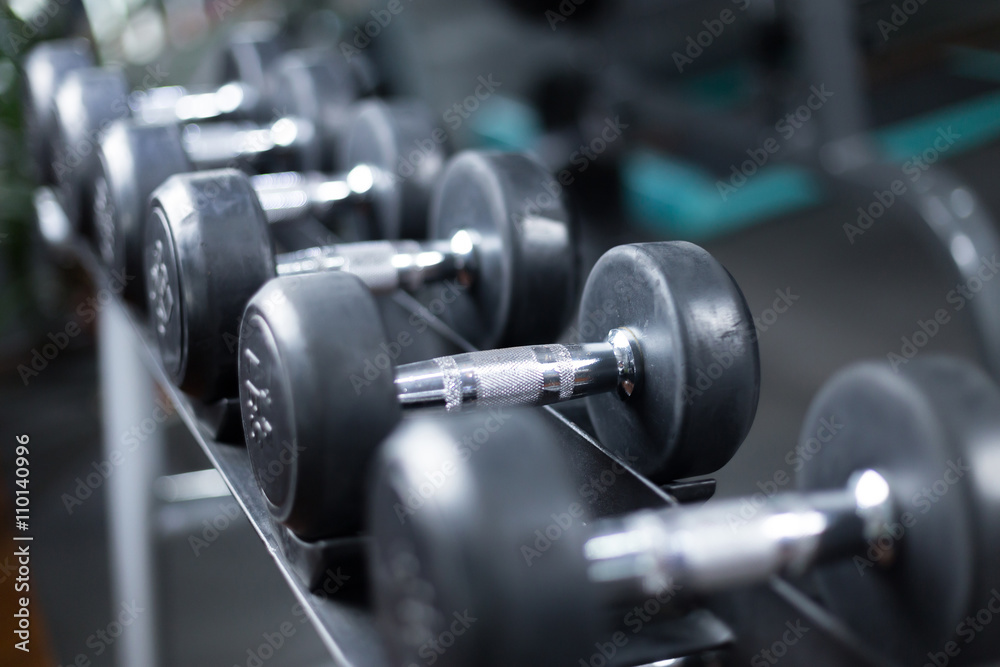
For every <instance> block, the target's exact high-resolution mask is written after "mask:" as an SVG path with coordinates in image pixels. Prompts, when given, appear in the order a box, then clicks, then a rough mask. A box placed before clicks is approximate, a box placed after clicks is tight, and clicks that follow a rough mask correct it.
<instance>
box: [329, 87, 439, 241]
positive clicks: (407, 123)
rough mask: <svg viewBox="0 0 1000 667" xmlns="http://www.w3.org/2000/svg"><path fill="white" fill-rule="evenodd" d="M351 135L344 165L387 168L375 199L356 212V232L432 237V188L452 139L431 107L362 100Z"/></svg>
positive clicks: (372, 235) (359, 235) (353, 224)
mask: <svg viewBox="0 0 1000 667" xmlns="http://www.w3.org/2000/svg"><path fill="white" fill-rule="evenodd" d="M347 137H348V138H347V145H346V150H345V155H344V158H343V160H342V164H343V166H344V169H345V170H350V169H351V168H353V167H355V166H357V165H369V166H372V167H376V168H377V169H378V170H379V171H381V172H382V178H381V179H380V180H379V182H377V183H376V185H375V190H374V193H373V199H372V201H371V203H370V204H369V205H368V206H366V207H365V210H362V211H358V212H356V213H353V214H352V216H351V217H352V220H350V221H349V225H350V227H351V233H352V234H353V235H354V236H356V237H357V238H358V239H360V240H386V239H389V240H393V239H423V238H426V236H427V210H428V208H429V207H430V193H431V190H432V188H433V187H434V182H435V181H436V179H437V177H438V175H439V174H440V173H441V169H442V168H443V167H444V161H445V153H446V146H445V144H446V142H447V134H446V133H445V131H444V130H443V129H441V128H440V127H437V126H436V125H435V124H434V119H433V117H432V115H431V112H430V110H429V109H428V108H427V107H426V106H425V105H424V104H422V103H420V102H416V101H396V102H392V103H386V102H383V101H381V100H367V101H364V102H359V103H357V104H356V105H355V107H354V108H353V110H352V119H351V123H350V126H349V128H348V131H347ZM382 181H384V182H382Z"/></svg>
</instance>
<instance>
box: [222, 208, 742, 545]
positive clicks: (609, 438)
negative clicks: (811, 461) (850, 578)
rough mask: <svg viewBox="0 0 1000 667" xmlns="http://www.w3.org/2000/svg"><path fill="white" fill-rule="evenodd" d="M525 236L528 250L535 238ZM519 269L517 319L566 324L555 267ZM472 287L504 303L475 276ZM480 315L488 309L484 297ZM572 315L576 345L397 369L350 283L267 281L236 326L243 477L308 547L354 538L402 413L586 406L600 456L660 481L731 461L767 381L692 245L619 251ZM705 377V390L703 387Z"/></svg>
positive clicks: (714, 270)
mask: <svg viewBox="0 0 1000 667" xmlns="http://www.w3.org/2000/svg"><path fill="white" fill-rule="evenodd" d="M456 210H461V208H460V207H456ZM456 220H460V218H457V219H456ZM450 228H454V225H451V226H450ZM524 236H525V241H522V242H521V243H522V244H524V243H526V242H528V241H530V240H531V239H532V238H533V235H532V234H530V233H526V234H524ZM540 236H544V233H542V234H540ZM482 246H483V247H486V244H485V243H483V244H482ZM544 250H545V251H546V253H547V254H549V256H550V257H554V256H555V254H554V253H551V252H550V251H549V250H548V249H544ZM477 260H478V261H480V262H485V261H486V259H485V258H484V257H482V256H480V257H479V258H477ZM523 270H524V271H527V270H531V271H533V272H534V273H535V275H534V276H533V277H532V279H531V280H528V281H527V282H522V283H520V284H517V283H515V285H516V287H517V291H515V292H514V293H513V294H512V295H511V298H509V299H507V301H508V303H509V304H510V306H512V307H516V308H518V309H519V315H518V320H519V321H523V320H524V319H528V318H530V317H531V315H532V314H534V316H535V317H536V318H538V319H539V320H540V321H542V322H545V321H547V320H548V319H549V318H551V317H553V316H554V315H556V314H557V313H562V312H565V310H566V308H567V305H566V304H567V302H568V300H569V299H568V294H567V290H566V289H565V288H564V287H563V286H562V285H563V284H564V283H563V282H562V279H561V278H560V281H559V282H555V281H553V280H552V279H551V278H550V277H549V276H551V275H552V273H553V268H552V267H549V266H546V265H545V263H543V262H534V263H532V264H531V265H530V266H527V267H525V268H524V269H523ZM515 273H516V271H515ZM487 275H491V274H487ZM524 278H527V276H525V277H522V278H521V280H524ZM478 285H481V286H483V287H486V288H488V289H498V288H499V285H497V284H495V283H491V281H490V280H489V279H488V278H485V277H484V279H483V280H482V281H481V283H479V284H478ZM478 285H477V286H478ZM555 285H559V289H558V290H552V289H551V288H552V287H554V286H555ZM505 289H509V288H505ZM473 298H475V297H473ZM489 302H490V303H493V304H496V307H499V300H498V299H496V298H495V297H492V298H490V299H489ZM581 304H582V305H581V311H580V312H581V315H580V322H579V324H578V329H579V331H580V335H581V337H582V339H583V342H582V343H580V344H572V345H535V346H528V347H516V348H508V349H499V350H490V351H480V352H471V353H465V354H459V355H456V356H451V357H441V358H437V359H433V360H430V361H423V362H416V363H410V364H405V365H402V366H399V367H393V365H392V363H391V357H392V349H393V348H392V346H393V345H398V344H399V343H400V341H399V340H398V339H393V338H391V337H390V333H389V332H386V331H385V330H384V329H383V327H382V325H381V322H380V321H379V318H378V315H377V312H376V310H375V309H376V305H375V302H374V299H373V298H372V297H371V295H370V294H369V293H368V291H367V290H366V289H365V287H364V285H362V283H361V282H360V281H359V280H357V279H356V278H355V277H353V276H349V275H325V276H311V277H310V280H309V282H306V281H305V280H300V281H297V282H294V283H293V282H291V281H290V280H289V279H287V278H284V277H279V278H278V279H277V280H274V281H272V282H270V283H268V284H267V285H266V286H265V287H264V288H263V289H262V290H261V291H260V292H258V293H257V294H256V295H255V296H254V298H253V299H252V300H251V301H250V304H249V306H248V307H247V310H246V313H245V315H244V326H243V329H242V332H241V336H240V357H239V379H240V383H239V386H240V405H241V412H242V415H243V429H244V434H245V436H246V439H247V449H248V451H249V454H250V462H251V465H252V467H253V469H254V471H255V473H256V474H257V480H258V482H259V484H260V486H261V489H262V491H263V493H264V497H265V498H266V499H267V504H268V506H269V507H270V509H271V511H272V513H273V514H274V515H275V517H276V518H277V519H278V520H280V521H282V522H284V523H285V524H286V525H287V526H289V528H291V529H292V530H293V531H295V532H296V533H297V534H299V535H301V536H303V537H305V538H306V539H313V538H317V537H328V536H334V535H336V536H342V535H345V534H349V533H350V532H351V531H352V530H355V529H356V528H357V527H358V525H359V522H360V518H361V510H360V508H361V505H362V502H361V500H360V499H361V497H362V494H363V482H364V475H360V474H358V471H359V470H366V469H367V467H368V465H369V464H370V462H371V459H372V457H373V454H374V452H375V450H376V448H377V446H378V444H379V443H380V442H381V441H382V440H383V439H384V438H385V437H386V436H387V435H388V434H389V432H390V431H391V430H392V428H393V427H394V426H395V425H396V424H397V423H398V422H399V421H400V419H401V418H402V416H403V413H404V412H408V411H410V410H413V409H415V408H423V407H438V408H443V409H445V410H448V411H460V410H462V409H464V408H471V407H473V406H481V407H487V408H497V407H501V408H506V407H517V406H527V405H531V406H541V405H547V404H551V403H557V402H560V401H566V400H571V399H578V398H586V399H587V408H588V413H589V415H590V417H591V421H592V422H593V425H594V428H595V429H596V431H597V434H598V437H599V439H600V440H601V442H603V444H604V446H605V447H607V448H609V449H610V450H612V451H615V452H618V453H620V454H622V455H623V456H625V455H626V452H628V458H629V460H630V461H632V463H633V465H634V466H636V468H637V469H638V470H640V471H641V472H644V473H647V474H649V475H651V476H652V477H654V478H656V479H659V480H669V479H675V478H679V477H687V476H690V475H695V474H702V473H706V472H712V471H714V470H717V469H718V468H720V467H721V466H722V465H723V464H724V463H725V462H726V461H728V460H729V458H730V457H731V456H732V455H733V453H734V452H735V450H736V449H737V447H738V446H739V444H740V443H741V442H742V441H743V438H744V437H745V436H746V433H747V431H748V430H749V428H750V424H751V423H752V421H753V416H754V412H755V410H756V405H757V396H758V387H759V382H760V364H759V358H758V352H757V346H756V340H755V338H754V336H753V320H752V318H751V316H750V312H749V310H748V308H747V305H746V302H745V300H744V298H743V295H742V293H741V292H740V290H739V288H738V287H737V285H736V283H735V281H734V280H733V279H732V276H730V275H729V273H728V272H727V271H726V270H725V269H724V268H723V267H722V266H721V265H720V264H719V263H718V262H716V261H715V260H714V259H713V258H712V257H711V255H709V254H708V253H707V252H706V251H705V250H703V249H701V248H699V247H697V246H695V245H692V244H690V243H650V244H641V245H632V246H620V247H618V248H614V249H612V250H610V251H609V252H608V253H606V254H605V255H604V256H603V257H602V258H601V259H600V260H599V261H598V262H597V265H596V266H595V267H594V270H593V271H592V273H591V274H590V277H589V278H588V279H587V283H586V286H585V288H584V291H583V298H582V302H581ZM490 312H492V309H490V310H483V311H482V313H483V317H484V318H485V317H486V316H488V315H489V313H490ZM499 312H503V310H500V311H499ZM609 332H610V333H609ZM309 369H313V370H312V371H310V370H309ZM700 374H706V375H705V376H704V377H705V378H706V380H707V379H709V377H711V378H712V379H711V381H710V382H708V383H699V381H698V378H699V377H701V375H700ZM708 374H710V375H708ZM288 451H294V452H295V455H294V457H293V460H291V462H288V461H286V460H285V459H286V458H287V457H288ZM276 471H277V472H276Z"/></svg>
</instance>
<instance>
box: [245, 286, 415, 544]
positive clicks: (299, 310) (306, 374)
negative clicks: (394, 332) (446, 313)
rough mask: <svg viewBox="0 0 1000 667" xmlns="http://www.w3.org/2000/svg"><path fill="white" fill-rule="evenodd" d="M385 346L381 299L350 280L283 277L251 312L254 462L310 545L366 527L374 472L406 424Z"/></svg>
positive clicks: (249, 420)
mask: <svg viewBox="0 0 1000 667" xmlns="http://www.w3.org/2000/svg"><path fill="white" fill-rule="evenodd" d="M385 343H386V337H385V333H384V329H383V326H382V318H381V316H380V314H379V310H378V306H377V304H376V302H375V299H374V298H373V297H372V296H371V293H370V292H369V291H368V288H366V287H365V286H364V285H363V284H362V283H361V281H360V280H359V279H358V278H356V277H355V276H352V275H350V274H346V273H319V274H312V275H305V276H286V277H281V278H278V279H276V280H273V281H271V282H270V283H268V284H267V285H266V286H265V287H264V288H263V289H261V290H260V291H259V292H258V293H257V294H256V295H255V296H254V297H253V299H252V300H251V302H250V305H249V306H248V307H247V311H246V322H245V325H244V329H243V332H242V335H241V337H240V359H239V361H240V399H241V401H240V402H241V411H242V414H243V424H244V431H245V433H246V436H247V447H248V451H249V453H250V461H251V463H252V465H253V468H254V472H255V474H256V475H257V480H258V482H260V484H261V488H262V489H263V492H264V495H265V498H266V499H267V501H268V505H269V507H270V509H271V511H272V513H273V514H274V516H275V517H276V518H277V519H278V520H279V521H282V522H284V523H285V524H286V525H287V526H288V527H289V528H291V529H292V530H293V531H295V532H296V534H298V535H299V536H300V537H302V538H304V539H315V538H318V537H324V536H343V535H349V534H351V533H353V532H356V531H357V530H358V529H359V528H360V527H361V521H362V518H363V515H364V512H363V510H362V507H363V502H364V500H363V496H364V489H365V480H366V471H367V470H369V468H370V467H371V462H372V460H373V457H374V454H375V451H376V447H377V446H378V444H379V443H380V442H382V440H383V439H384V438H385V436H386V435H388V433H389V432H390V431H391V430H392V428H393V427H394V426H395V424H396V422H398V421H399V419H400V407H399V404H398V403H397V400H396V390H395V385H394V383H393V379H394V375H393V368H392V363H391V359H390V357H389V356H388V355H387V353H386V352H385V349H386V348H385ZM383 358H384V362H383Z"/></svg>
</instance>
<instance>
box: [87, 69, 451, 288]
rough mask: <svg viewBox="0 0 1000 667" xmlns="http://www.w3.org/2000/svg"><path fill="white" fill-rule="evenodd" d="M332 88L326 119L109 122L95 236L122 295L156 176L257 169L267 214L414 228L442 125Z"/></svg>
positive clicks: (357, 228) (422, 110) (435, 165)
mask: <svg viewBox="0 0 1000 667" xmlns="http://www.w3.org/2000/svg"><path fill="white" fill-rule="evenodd" d="M279 71H280V70H279ZM341 95H342V94H341V93H333V94H331V95H329V96H328V97H331V98H334V99H333V100H332V103H331V104H330V105H325V104H324V105H321V106H320V108H321V109H324V110H325V112H326V113H325V114H324V115H326V116H329V115H330V114H336V115H337V116H338V118H339V117H340V116H343V117H344V118H345V120H343V122H340V121H339V120H338V122H337V127H327V126H326V125H328V123H327V124H324V120H323V117H322V116H320V117H305V116H295V115H290V116H285V117H282V118H281V119H279V120H277V121H275V122H274V123H271V124H269V125H266V126H248V125H235V124H231V123H223V124H216V125H215V126H211V125H202V126H199V127H198V132H195V133H190V132H186V131H185V130H184V129H182V128H180V127H178V126H176V125H173V124H167V125H149V124H138V123H135V122H133V121H120V122H117V123H115V124H114V125H113V126H112V127H111V129H110V130H109V132H108V134H107V136H106V137H105V138H104V139H103V141H102V142H101V146H100V150H99V157H100V171H99V172H98V175H97V177H96V179H95V185H94V188H95V190H94V220H95V242H96V244H97V248H98V250H99V252H100V255H101V258H102V259H103V261H104V263H105V265H106V266H107V267H108V268H109V269H111V270H113V271H117V272H119V273H121V274H123V275H131V276H132V277H133V279H132V282H131V283H130V285H129V288H128V289H127V290H126V295H125V296H126V298H127V299H128V300H129V301H130V302H132V303H135V304H137V305H140V306H144V305H145V284H146V281H145V276H144V275H142V243H143V238H144V228H145V223H146V216H147V215H148V202H149V198H150V195H151V194H152V193H153V190H154V189H155V188H156V187H157V186H159V185H160V184H161V183H163V182H164V181H165V180H166V179H167V178H168V177H170V176H172V175H174V174H180V173H184V172H192V171H195V170H196V169H210V168H217V167H222V166H227V165H229V166H231V165H237V166H241V167H243V169H244V170H245V171H248V172H256V171H258V170H261V171H264V172H265V173H263V174H258V175H255V176H254V177H253V178H252V181H251V182H252V185H253V188H254V190H255V191H256V192H257V195H258V198H259V199H260V203H261V206H262V208H263V209H264V212H265V214H266V216H267V218H268V220H269V221H270V222H272V223H287V222H293V221H296V220H299V219H302V218H303V217H306V216H312V217H314V218H316V219H317V220H319V221H321V222H323V223H324V224H326V225H327V226H328V227H329V228H330V229H332V230H335V231H338V232H340V233H341V235H344V236H346V237H347V238H361V239H381V238H385V239H397V238H405V237H407V236H409V237H413V238H422V236H423V235H424V234H425V233H426V232H425V227H426V223H425V222H424V221H425V218H426V211H427V206H428V199H429V192H430V189H431V187H432V185H433V183H434V180H435V178H436V176H437V174H438V173H439V172H440V170H441V168H442V167H443V164H444V159H445V157H444V148H445V141H441V142H437V141H432V140H431V139H430V137H432V136H437V135H436V134H435V133H442V134H441V135H440V136H441V137H442V138H443V139H444V138H446V137H445V136H444V135H443V130H440V129H439V128H436V127H435V126H434V125H433V119H432V115H431V113H430V111H429V110H428V109H427V108H426V107H425V106H424V105H423V104H421V103H420V102H418V101H416V100H392V101H388V102H383V101H380V100H375V99H372V100H368V101H364V102H360V103H357V104H354V105H352V106H350V107H347V106H345V103H346V101H347V100H346V99H338V98H340V97H341ZM309 97H312V96H311V95H310V96H309ZM338 105H340V106H344V108H343V109H340V110H337V109H336V107H337V106H338ZM313 116H318V114H313ZM187 129H191V126H188V128H187ZM327 134H330V136H325V135H327ZM205 135H210V138H208V137H206V136H205ZM421 141H424V142H426V141H430V142H431V143H430V146H431V149H430V151H428V152H426V153H424V152H421V153H420V155H419V156H418V158H417V159H416V164H411V163H410V159H411V157H410V153H412V152H413V151H414V150H416V147H417V145H418V142H421ZM289 169H295V170H301V171H287V170H289ZM334 170H340V173H334ZM266 172H275V173H266Z"/></svg>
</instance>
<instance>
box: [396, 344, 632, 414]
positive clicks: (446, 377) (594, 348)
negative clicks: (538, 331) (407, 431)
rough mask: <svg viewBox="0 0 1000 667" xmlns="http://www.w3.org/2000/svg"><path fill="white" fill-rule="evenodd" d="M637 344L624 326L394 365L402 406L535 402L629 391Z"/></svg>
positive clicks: (445, 406)
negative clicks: (563, 340) (594, 339)
mask: <svg viewBox="0 0 1000 667" xmlns="http://www.w3.org/2000/svg"><path fill="white" fill-rule="evenodd" d="M640 376H641V364H640V363H639V348H638V345H637V343H636V341H635V339H634V338H633V336H632V335H631V334H630V333H629V332H627V331H625V330H624V329H614V330H612V331H611V333H610V334H609V335H608V340H607V341H606V342H603V343H587V344H583V345H532V346H526V347H514V348H506V349H501V350H486V351H482V352H469V353H466V354H458V355H455V356H451V357H438V358H437V359H431V360H429V361H420V362H416V363H412V364H406V365H403V366H400V367H399V368H397V369H396V379H395V382H396V396H397V397H398V399H399V402H400V404H401V405H402V406H403V407H404V408H417V407H443V408H445V409H447V410H459V409H462V408H463V407H467V406H480V407H497V406H541V405H548V404H551V403H558V402H561V401H567V400H571V399H575V398H581V397H584V396H590V395H592V394H598V393H604V392H609V391H619V392H621V393H622V394H624V395H631V394H632V393H633V392H634V391H635V390H636V388H637V387H638V385H639V383H640V379H641V378H640Z"/></svg>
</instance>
